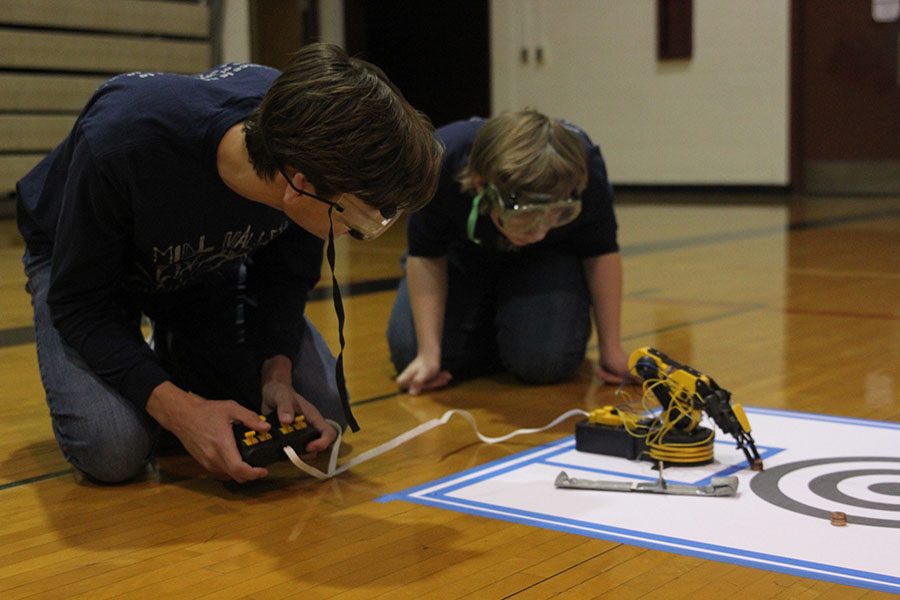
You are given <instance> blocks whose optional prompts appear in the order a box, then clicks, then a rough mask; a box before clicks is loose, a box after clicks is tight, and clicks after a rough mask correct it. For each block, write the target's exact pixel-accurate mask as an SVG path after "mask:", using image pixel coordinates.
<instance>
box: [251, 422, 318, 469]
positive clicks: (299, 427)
mask: <svg viewBox="0 0 900 600" xmlns="http://www.w3.org/2000/svg"><path fill="white" fill-rule="evenodd" d="M259 418H260V420H262V421H266V422H268V423H270V424H271V425H272V427H271V428H270V429H269V431H266V432H264V433H260V432H258V431H255V430H253V429H250V428H248V427H245V426H244V425H243V424H241V423H235V425H234V438H235V442H237V447H238V450H239V451H240V452H241V458H243V459H244V462H245V463H247V464H248V465H250V466H253V467H264V466H266V465H268V464H271V463H273V462H277V461H279V460H285V459H287V454H285V453H284V450H283V449H284V448H285V447H287V446H290V447H291V448H293V449H294V452H296V453H297V454H305V453H306V445H307V444H308V443H310V442H311V441H313V440H314V439H316V438H318V437H319V436H320V435H321V434H320V433H319V431H318V430H317V429H316V428H315V427H310V426H309V425H307V424H306V419H305V418H304V417H303V415H297V416H296V417H294V422H293V423H291V424H290V425H282V424H281V423H280V422H279V421H278V415H277V414H275V413H272V414H270V415H268V416H263V415H260V417H259Z"/></svg>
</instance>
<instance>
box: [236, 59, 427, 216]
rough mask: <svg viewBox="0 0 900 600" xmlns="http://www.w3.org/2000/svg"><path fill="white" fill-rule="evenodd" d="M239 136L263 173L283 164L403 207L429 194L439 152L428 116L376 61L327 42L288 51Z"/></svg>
mask: <svg viewBox="0 0 900 600" xmlns="http://www.w3.org/2000/svg"><path fill="white" fill-rule="evenodd" d="M244 138H245V141H246V144H247V151H248V153H249V155H250V160H251V162H252V163H253V168H254V170H255V171H256V173H257V174H258V175H259V176H260V177H262V178H264V179H266V180H272V179H273V178H274V177H275V176H276V173H277V172H278V169H279V167H280V166H284V167H285V168H289V169H292V170H296V171H299V172H300V173H303V175H304V176H305V177H306V178H307V179H309V181H310V182H311V183H312V184H313V185H315V187H316V191H317V192H318V193H319V194H322V195H325V196H330V195H334V194H338V193H344V192H348V193H352V194H356V195H357V196H358V197H359V198H360V199H362V200H363V201H365V202H366V203H367V204H369V205H371V206H374V207H376V208H388V209H391V208H397V209H405V210H410V211H414V210H418V209H420V208H422V207H423V206H424V205H425V204H427V203H428V202H429V201H430V200H431V198H432V196H433V195H434V191H435V188H436V187H437V183H438V178H439V176H440V165H441V157H442V155H443V147H442V145H441V144H440V142H439V141H438V140H437V138H436V136H435V135H434V127H433V126H432V124H431V122H430V121H429V119H428V117H426V116H425V115H424V114H423V113H421V112H419V111H417V110H415V109H414V108H413V107H412V106H410V104H409V103H408V102H407V101H406V100H405V99H404V98H403V95H402V94H401V93H400V91H399V90H398V89H397V88H396V87H395V86H394V85H393V84H392V83H391V82H390V81H389V80H388V78H387V76H386V75H385V74H384V73H383V72H382V71H381V69H379V68H378V67H376V66H374V65H372V64H370V63H367V62H365V61H363V60H359V59H356V58H350V57H349V56H348V55H347V53H346V52H345V51H344V50H343V49H342V48H340V47H339V46H335V45H331V44H309V45H307V46H303V47H302V48H300V50H298V51H297V52H296V53H294V55H293V56H292V57H291V60H290V62H289V63H288V65H287V67H286V68H285V69H284V71H283V72H282V73H281V75H279V77H278V78H277V79H276V80H275V83H274V84H273V85H272V87H271V88H270V89H269V91H268V92H267V93H266V95H265V97H264V98H263V100H262V102H261V103H260V105H259V107H257V109H256V110H255V111H254V112H253V114H252V115H250V117H249V118H248V119H247V120H246V121H245V122H244Z"/></svg>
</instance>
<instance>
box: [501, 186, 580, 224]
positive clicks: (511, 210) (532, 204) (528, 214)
mask: <svg viewBox="0 0 900 600" xmlns="http://www.w3.org/2000/svg"><path fill="white" fill-rule="evenodd" d="M485 191H486V192H487V194H488V196H489V197H490V198H491V199H493V204H494V207H496V208H497V220H498V221H499V222H500V226H501V228H502V229H503V231H504V232H505V233H509V234H528V233H532V232H534V231H536V230H538V229H553V228H555V227H562V226H563V225H568V224H569V223H571V222H572V221H574V220H575V219H576V218H578V215H579V214H581V199H580V198H565V199H563V200H558V199H554V198H553V196H551V195H550V194H540V193H535V192H518V193H517V192H512V193H509V194H504V193H503V192H501V191H500V190H498V189H497V188H496V187H494V186H493V185H489V186H488V187H487V188H486V189H485Z"/></svg>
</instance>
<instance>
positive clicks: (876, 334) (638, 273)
mask: <svg viewBox="0 0 900 600" xmlns="http://www.w3.org/2000/svg"><path fill="white" fill-rule="evenodd" d="M619 199H620V203H619V206H618V209H617V212H618V218H619V222H620V242H621V245H622V248H623V256H624V265H625V293H624V306H623V323H622V326H623V336H624V342H625V346H626V350H627V351H631V350H632V349H634V348H636V347H639V346H644V345H651V346H654V347H656V348H659V349H660V350H662V351H664V352H666V353H668V354H670V355H671V356H672V357H674V358H676V359H679V360H681V361H682V362H685V363H687V364H689V365H691V366H694V367H696V368H698V369H700V370H702V371H704V372H705V373H706V374H708V375H710V376H712V377H714V378H715V379H716V381H718V383H719V384H720V385H722V386H723V387H725V388H727V389H729V390H730V391H731V392H732V394H733V398H734V400H735V401H737V402H741V403H743V404H746V405H750V406H759V407H775V408H785V409H791V410H800V411H811V412H817V413H827V414H834V415H845V416H851V417H863V418H869V419H879V420H888V421H900V391H898V390H900V198H897V197H893V198H830V197H807V198H800V197H790V196H779V195H763V196H754V195H752V194H750V195H740V196H735V195H710V194H704V195H703V196H697V195H692V194H672V193H667V194H655V195H654V194H650V193H640V194H639V193H636V192H630V193H620V194H619ZM403 239H404V237H403V231H402V228H400V227H398V228H395V229H394V230H392V231H391V232H390V233H389V234H388V235H386V236H385V237H384V238H382V239H380V240H378V241H376V242H373V243H367V244H363V243H360V242H355V241H352V240H349V239H347V240H341V241H340V242H339V245H338V277H339V280H340V281H341V283H342V289H343V290H344V294H345V306H346V310H347V327H346V333H347V351H346V366H347V380H348V386H349V389H350V393H351V396H352V399H353V402H354V404H355V413H356V416H357V418H358V419H359V420H360V422H361V424H362V431H361V432H359V433H357V434H352V435H350V436H349V439H348V440H347V442H348V443H347V447H348V452H346V453H345V456H344V458H343V460H346V459H347V457H348V456H352V455H354V454H358V453H359V452H361V451H364V450H366V449H368V448H371V447H373V446H376V445H377V444H379V443H381V442H383V441H386V440H387V439H389V438H392V437H393V436H395V435H397V434H399V433H401V432H404V431H406V430H407V429H410V428H411V427H414V426H415V425H416V424H418V423H420V422H422V421H424V420H427V419H430V418H433V417H436V416H439V415H440V414H442V413H443V412H444V411H445V410H447V409H449V408H454V407H457V408H463V409H467V410H470V411H472V412H473V413H474V414H475V416H476V417H477V419H478V422H479V425H480V427H481V429H482V431H483V432H484V433H486V434H487V435H501V434H504V433H506V432H508V431H510V430H512V429H515V428H520V427H532V426H537V425H542V424H544V423H546V422H548V421H550V420H551V419H552V418H553V417H555V416H556V415H558V414H560V413H562V412H564V411H565V410H568V409H570V408H573V407H594V406H598V405H604V404H609V403H612V402H613V399H614V396H613V394H614V389H613V388H612V387H608V386H603V385H598V384H597V382H595V381H592V379H591V375H590V368H589V365H588V363H585V365H584V368H583V369H582V370H581V373H580V375H579V376H578V378H577V379H576V380H574V381H571V382H567V383H563V384H560V385H554V386H539V387H529V386H523V385H520V384H518V383H517V382H516V381H514V380H513V379H511V378H510V377H506V376H498V377H491V378H484V379H480V380H476V381H471V382H467V383H462V384H458V385H454V386H452V387H450V388H447V389H444V390H441V391H439V392H436V393H432V394H428V395H423V396H420V397H409V396H407V395H404V394H398V393H397V391H396V389H395V385H394V383H393V380H392V377H393V376H394V373H393V369H392V367H391V365H390V363H389V361H388V358H387V346H386V342H385V339H384V330H385V323H386V321H387V317H388V313H389V311H390V307H391V302H392V299H393V291H392V290H393V289H394V287H395V285H396V278H397V277H398V276H399V275H400V270H399V265H398V258H399V255H400V253H401V250H402V248H403ZM21 251H22V248H21V240H20V239H19V237H18V235H17V233H16V231H15V226H14V223H13V222H12V221H0V419H2V423H3V426H2V430H3V437H2V439H0V523H2V526H0V597H2V598H4V599H5V600H14V599H20V598H40V599H52V598H66V599H74V598H92V599H100V598H200V597H203V598H215V599H224V598H259V599H265V600H276V599H278V598H295V597H296V598H304V599H313V598H391V599H392V600H393V599H395V598H426V597H427V598H432V597H433V598H488V599H490V598H516V599H526V598H529V599H530V598H549V597H556V596H559V597H562V598H579V599H580V598H594V597H597V598H642V597H650V598H665V599H668V598H687V597H691V598H722V597H729V596H730V597H741V598H809V599H813V598H840V599H845V598H876V597H887V594H882V593H878V592H873V591H868V590H865V589H861V588H851V587H845V586H841V585H837V584H833V583H827V582H823V581H816V580H811V579H804V578H800V577H795V576H790V575H784V574H778V573H772V572H767V571H761V570H756V569H751V568H747V567H741V566H735V565H731V564H725V563H716V562H709V561H704V560H701V559H698V558H693V557H688V556H680V555H674V554H667V553H664V552H659V551H654V550H647V549H643V548H639V547H634V546H627V545H624V544H620V543H612V542H606V541H602V540H597V539H591V538H586V537H580V536H576V535H571V534H567V533H561V532H556V531H549V530H544V529H537V528H532V527H528V526H525V525H520V524H513V523H508V522H504V521H499V520H489V519H485V518H481V517H477V516H471V515H466V514H460V513H456V512H450V511H444V510H438V509H435V508H431V507H426V506H420V505H416V504H410V503H405V502H387V503H380V502H375V499H377V498H379V497H381V496H383V495H385V494H388V493H392V492H397V491H400V490H403V489H405V488H407V487H410V486H413V485H416V484H421V483H425V482H428V481H432V480H434V479H437V478H440V477H443V476H446V475H450V474H453V473H457V472H459V471H461V470H464V469H467V468H470V467H473V466H475V465H479V464H482V463H485V462H487V461H490V460H493V459H497V458H501V457H505V456H509V455H511V454H514V453H517V452H520V451H522V450H524V449H527V448H529V447H532V446H535V445H538V444H541V443H546V442H549V441H552V440H555V439H558V438H560V437H562V436H565V435H570V434H571V433H572V432H573V431H574V424H573V423H572V422H567V423H565V424H563V425H560V426H559V427H557V428H556V429H554V430H552V431H549V432H546V433H542V434H537V435H532V436H524V437H519V438H516V439H515V440H512V441H511V442H508V443H505V444H501V445H496V446H488V445H484V444H481V443H479V442H478V441H477V440H476V439H475V437H474V435H473V434H472V432H471V430H470V429H469V428H468V426H467V425H466V424H465V423H463V422H462V421H461V420H459V421H457V420H453V421H451V422H450V423H449V424H448V425H446V426H444V427H441V428H438V429H436V430H433V431H431V432H430V433H427V434H425V435H424V436H422V437H419V438H417V439H415V440H413V441H411V442H409V443H407V444H406V445H404V446H401V447H400V448H398V449H396V450H394V451H392V452H391V453H389V454H386V455H383V456H382V457H380V458H376V459H374V460H372V461H370V462H367V463H365V464H362V465H360V466H358V467H357V468H355V469H354V470H353V471H351V472H349V473H346V474H344V475H342V476H340V477H339V478H338V479H336V480H332V481H329V482H327V483H318V482H316V481H314V480H312V479H311V478H309V477H306V476H305V475H302V474H300V473H299V472H298V471H296V470H295V469H294V468H293V467H292V466H291V465H290V464H289V463H284V464H283V465H281V466H278V467H276V468H274V469H273V473H272V475H271V476H270V478H269V479H268V480H266V481H264V482H262V483H260V484H256V485H247V486H243V487H242V486H237V485H232V484H224V483H222V482H220V481H216V480H214V479H210V478H207V477H205V476H203V474H202V473H200V472H199V471H198V470H197V468H196V467H195V466H194V465H193V464H192V461H191V460H190V459H188V458H180V459H168V460H166V461H165V462H163V463H162V464H161V465H160V466H159V469H158V471H157V472H153V473H149V474H148V476H147V478H146V479H145V480H143V481H140V482H136V483H132V484H128V485H123V486H112V487H98V486H94V485H90V484H85V483H79V482H78V481H77V480H76V478H75V476H74V475H73V473H72V472H71V470H70V468H69V467H68V465H67V463H66V462H65V461H64V460H63V459H62V456H61V455H60V453H59V451H58V449H57V447H56V444H55V441H54V439H53V435H52V433H51V429H50V423H49V418H48V416H47V410H46V408H45V404H44V401H43V392H42V389H41V386H40V382H39V378H38V372H37V366H36V361H35V348H34V343H33V338H32V336H31V333H30V329H29V324H30V306H29V301H28V297H27V295H26V293H25V292H24V290H23V285H24V281H25V279H24V275H23V274H22V272H21V266H20V263H19V258H20V255H21ZM324 274H325V277H323V280H322V285H323V286H325V287H326V289H323V290H320V291H322V292H323V293H322V294H321V295H320V296H317V297H319V298H320V299H318V300H316V301H314V302H312V303H311V304H310V306H309V314H310V315H311V317H312V318H313V319H314V321H315V322H316V323H317V324H318V326H319V329H320V330H321V331H322V332H323V334H324V335H325V336H326V339H328V340H329V343H331V344H332V347H333V348H334V347H336V339H337V334H336V319H335V318H334V316H333V311H332V307H331V300H330V294H328V293H327V286H328V285H329V282H330V277H328V276H327V267H326V268H325V270H324ZM589 356H590V357H591V358H593V359H596V347H595V346H593V342H592V346H591V348H590V349H589ZM822 443H823V450H824V449H825V448H826V445H827V441H826V440H823V441H822ZM350 447H352V451H349V448H350ZM894 450H895V451H896V449H894ZM886 451H888V452H889V451H890V450H889V449H886ZM740 519H742V515H735V520H736V522H737V521H738V520H740ZM696 525H697V527H698V528H702V527H703V526H704V524H703V523H702V521H701V522H698V523H697V524H696Z"/></svg>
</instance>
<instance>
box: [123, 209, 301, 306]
mask: <svg viewBox="0 0 900 600" xmlns="http://www.w3.org/2000/svg"><path fill="white" fill-rule="evenodd" d="M287 227H288V222H287V221H285V222H284V223H282V224H281V225H279V226H278V227H275V228H272V229H264V230H262V231H260V230H254V229H253V227H252V226H251V225H247V226H246V227H245V228H243V229H235V230H231V231H226V232H225V233H224V234H223V236H222V239H221V243H219V244H216V243H215V241H213V240H210V238H209V236H208V235H206V234H204V235H201V236H200V237H199V238H197V239H196V240H194V241H189V242H180V243H177V244H171V245H169V246H165V247H159V246H153V248H152V249H151V260H152V263H153V272H152V273H150V272H148V271H147V270H146V269H144V268H141V267H140V265H139V266H138V270H139V271H140V272H141V273H142V274H143V275H144V276H145V278H146V279H145V282H149V284H150V288H151V289H150V290H147V291H154V292H162V291H171V290H177V289H180V288H182V287H184V285H185V283H186V282H187V280H188V278H194V277H198V276H201V275H205V274H209V273H215V272H217V271H220V270H223V268H225V267H227V266H228V265H230V264H231V263H233V262H235V261H237V260H240V259H242V258H244V257H245V256H247V255H248V254H250V253H251V252H252V251H253V250H255V249H256V248H259V247H261V246H265V245H266V244H268V243H269V242H271V241H272V240H274V239H275V238H277V237H278V236H279V235H281V234H282V233H284V231H285V229H287ZM145 285H146V283H145Z"/></svg>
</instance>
